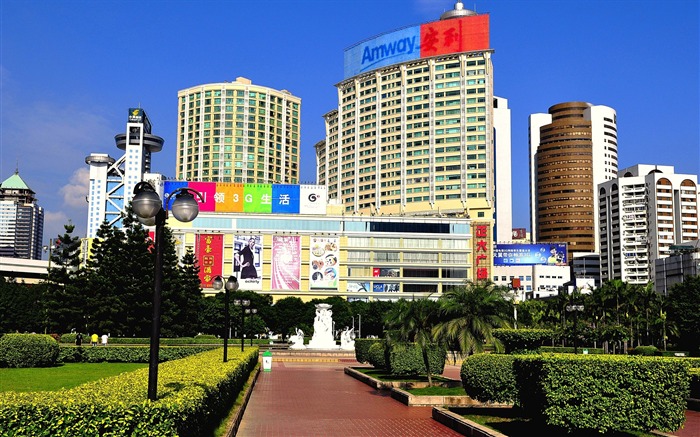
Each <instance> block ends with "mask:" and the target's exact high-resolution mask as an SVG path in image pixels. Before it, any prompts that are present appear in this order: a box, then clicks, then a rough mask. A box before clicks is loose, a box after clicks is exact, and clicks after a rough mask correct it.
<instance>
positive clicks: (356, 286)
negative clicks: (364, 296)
mask: <svg viewBox="0 0 700 437" xmlns="http://www.w3.org/2000/svg"><path fill="white" fill-rule="evenodd" d="M348 291H349V292H350V293H366V292H368V291H370V288H369V282H348Z"/></svg>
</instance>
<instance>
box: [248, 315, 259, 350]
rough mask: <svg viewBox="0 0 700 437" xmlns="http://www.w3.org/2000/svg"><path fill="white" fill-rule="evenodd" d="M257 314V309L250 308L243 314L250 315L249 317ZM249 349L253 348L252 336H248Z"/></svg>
mask: <svg viewBox="0 0 700 437" xmlns="http://www.w3.org/2000/svg"><path fill="white" fill-rule="evenodd" d="M257 312H258V310H257V308H250V309H248V308H246V310H245V313H246V314H250V315H253V314H256V313H257ZM250 347H253V334H250Z"/></svg>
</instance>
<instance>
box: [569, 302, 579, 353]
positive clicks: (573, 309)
mask: <svg viewBox="0 0 700 437" xmlns="http://www.w3.org/2000/svg"><path fill="white" fill-rule="evenodd" d="M566 311H567V312H569V313H570V312H572V311H573V312H574V354H577V353H578V313H579V312H580V311H583V305H567V306H566Z"/></svg>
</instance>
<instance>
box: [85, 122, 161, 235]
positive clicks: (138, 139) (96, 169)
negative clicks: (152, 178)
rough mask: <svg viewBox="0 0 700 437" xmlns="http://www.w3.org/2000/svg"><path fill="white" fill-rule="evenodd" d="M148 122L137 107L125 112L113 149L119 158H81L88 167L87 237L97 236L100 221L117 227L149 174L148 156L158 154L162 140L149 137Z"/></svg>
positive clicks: (107, 156)
mask: <svg viewBox="0 0 700 437" xmlns="http://www.w3.org/2000/svg"><path fill="white" fill-rule="evenodd" d="M151 128H152V127H151V122H150V120H149V119H148V116H147V115H146V111H144V110H143V109H141V108H131V109H129V116H128V119H127V123H126V132H125V133H123V134H117V135H116V136H115V137H114V140H115V141H116V143H117V148H119V149H120V150H123V151H124V155H122V156H121V157H120V158H119V159H115V158H112V157H111V156H109V155H108V154H105V153H93V154H91V155H90V156H88V157H86V158H85V163H86V164H89V165H90V188H89V190H90V191H89V193H88V203H89V207H88V220H87V237H88V238H92V237H94V236H95V234H96V233H97V230H98V229H99V227H100V225H101V224H102V221H104V220H107V222H108V223H109V224H110V225H115V226H117V227H119V226H120V225H121V217H122V213H123V212H124V211H125V209H126V207H127V206H128V205H129V202H130V201H131V199H132V197H133V196H134V187H135V186H136V184H138V183H139V182H141V181H142V180H143V178H144V174H145V173H149V172H150V171H151V153H153V152H160V151H161V149H162V148H163V142H164V141H163V138H161V137H159V136H156V135H153V134H151Z"/></svg>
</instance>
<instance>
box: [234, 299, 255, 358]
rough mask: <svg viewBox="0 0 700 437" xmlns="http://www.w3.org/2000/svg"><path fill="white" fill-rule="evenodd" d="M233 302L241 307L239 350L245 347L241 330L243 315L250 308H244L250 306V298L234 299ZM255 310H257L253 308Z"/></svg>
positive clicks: (242, 329)
mask: <svg viewBox="0 0 700 437" xmlns="http://www.w3.org/2000/svg"><path fill="white" fill-rule="evenodd" d="M233 304H234V305H236V306H237V307H238V306H239V307H241V352H243V350H244V349H245V341H244V338H243V331H244V330H245V315H246V313H248V314H250V312H251V309H246V307H249V306H250V300H248V299H234V301H233ZM255 311H256V312H257V310H255Z"/></svg>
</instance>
